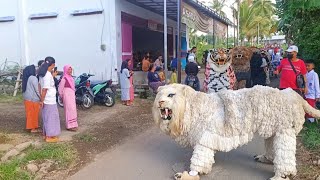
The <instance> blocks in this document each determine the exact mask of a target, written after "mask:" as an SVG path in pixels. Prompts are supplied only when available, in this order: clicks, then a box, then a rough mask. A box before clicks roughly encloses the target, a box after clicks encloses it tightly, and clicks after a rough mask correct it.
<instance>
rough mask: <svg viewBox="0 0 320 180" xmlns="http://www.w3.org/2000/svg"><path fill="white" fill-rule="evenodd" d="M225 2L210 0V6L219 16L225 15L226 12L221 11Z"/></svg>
mask: <svg viewBox="0 0 320 180" xmlns="http://www.w3.org/2000/svg"><path fill="white" fill-rule="evenodd" d="M225 2H226V0H212V2H210V7H211V9H213V10H215V11H216V12H217V13H219V14H220V15H221V16H223V17H226V13H225V12H223V11H222V8H223V7H224V6H225Z"/></svg>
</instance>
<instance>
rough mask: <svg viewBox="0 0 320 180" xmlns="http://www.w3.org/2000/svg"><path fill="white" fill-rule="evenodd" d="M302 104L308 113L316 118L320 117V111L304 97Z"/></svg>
mask: <svg viewBox="0 0 320 180" xmlns="http://www.w3.org/2000/svg"><path fill="white" fill-rule="evenodd" d="M302 106H303V109H304V112H306V113H307V114H309V115H311V116H313V117H315V118H320V111H319V110H317V109H315V108H313V107H312V106H310V104H309V103H308V102H307V101H306V100H304V99H303V100H302Z"/></svg>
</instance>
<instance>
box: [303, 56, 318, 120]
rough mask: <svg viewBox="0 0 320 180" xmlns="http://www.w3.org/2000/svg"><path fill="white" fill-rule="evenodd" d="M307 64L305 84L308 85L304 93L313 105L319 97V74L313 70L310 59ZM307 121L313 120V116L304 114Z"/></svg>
mask: <svg viewBox="0 0 320 180" xmlns="http://www.w3.org/2000/svg"><path fill="white" fill-rule="evenodd" d="M306 66H307V70H308V73H307V85H308V93H307V94H306V95H305V96H306V100H307V102H308V103H309V104H310V105H311V106H312V107H315V104H316V101H318V100H319V98H320V89H319V76H318V74H317V73H316V72H315V71H314V63H313V62H312V61H308V62H306ZM306 117H307V118H308V121H309V122H314V118H313V117H312V116H310V115H308V114H307V115H306Z"/></svg>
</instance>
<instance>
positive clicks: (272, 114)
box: [152, 84, 320, 180]
mask: <svg viewBox="0 0 320 180" xmlns="http://www.w3.org/2000/svg"><path fill="white" fill-rule="evenodd" d="M172 93H174V94H175V96H169V94H172ZM159 103H163V104H165V105H166V106H165V107H166V108H162V109H164V110H163V111H164V114H165V115H166V116H165V118H168V116H167V114H169V115H170V117H171V120H170V121H169V120H164V119H163V115H162V113H163V112H162V111H161V113H159V109H161V108H159ZM166 109H168V110H166ZM170 111H171V112H170ZM152 113H153V118H154V121H155V123H156V125H157V126H158V127H159V128H160V129H161V131H163V132H164V133H166V134H168V135H170V136H171V137H172V138H173V139H174V140H175V141H176V142H178V143H179V144H180V145H182V146H189V147H192V148H193V155H192V157H191V165H190V170H191V171H192V172H194V171H195V172H198V174H207V173H209V172H210V171H211V168H212V165H213V163H214V162H215V161H214V155H215V153H216V152H217V151H223V152H228V151H231V150H232V149H236V148H238V147H240V146H242V145H244V144H247V143H248V142H249V141H251V140H252V139H253V136H254V134H258V135H259V136H261V137H262V138H264V139H265V147H266V153H265V154H264V155H258V156H255V157H254V159H255V160H256V161H259V162H264V163H265V162H268V163H270V162H272V163H273V164H274V171H275V176H274V177H273V178H271V179H277V180H278V179H286V178H284V177H288V176H290V175H295V174H296V173H297V170H296V157H295V153H296V135H297V134H298V133H299V132H300V130H301V129H302V127H303V123H304V121H305V119H304V115H305V113H308V114H310V115H312V116H314V117H316V118H319V117H320V111H318V110H316V109H314V108H312V107H311V106H310V105H309V104H308V103H307V102H306V101H305V100H304V99H303V98H302V97H301V96H300V95H298V94H297V93H296V92H295V91H293V90H292V89H285V90H282V91H280V90H278V89H274V88H271V87H265V86H255V87H253V88H249V89H241V90H237V91H232V90H226V91H220V92H218V93H212V94H205V93H202V92H196V91H194V90H193V89H192V88H190V87H189V86H186V85H181V84H173V85H167V86H163V87H160V88H159V92H158V94H157V96H156V98H155V102H154V106H153V108H152ZM185 177H187V178H190V176H188V175H187V174H186V176H185ZM181 179H183V178H181Z"/></svg>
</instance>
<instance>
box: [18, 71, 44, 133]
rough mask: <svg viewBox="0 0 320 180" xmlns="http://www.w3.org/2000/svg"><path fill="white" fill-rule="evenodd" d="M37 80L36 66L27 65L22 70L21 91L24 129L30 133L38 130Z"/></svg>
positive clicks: (38, 99) (38, 95)
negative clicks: (24, 113)
mask: <svg viewBox="0 0 320 180" xmlns="http://www.w3.org/2000/svg"><path fill="white" fill-rule="evenodd" d="M38 84H39V82H38V79H37V77H36V67H35V66H34V65H30V66H27V67H26V68H25V69H24V70H23V80H22V93H23V99H24V105H25V110H26V129H27V130H30V132H31V133H36V132H40V131H39V130H38V128H39V111H40V103H39V102H40V93H39V86H38Z"/></svg>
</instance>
